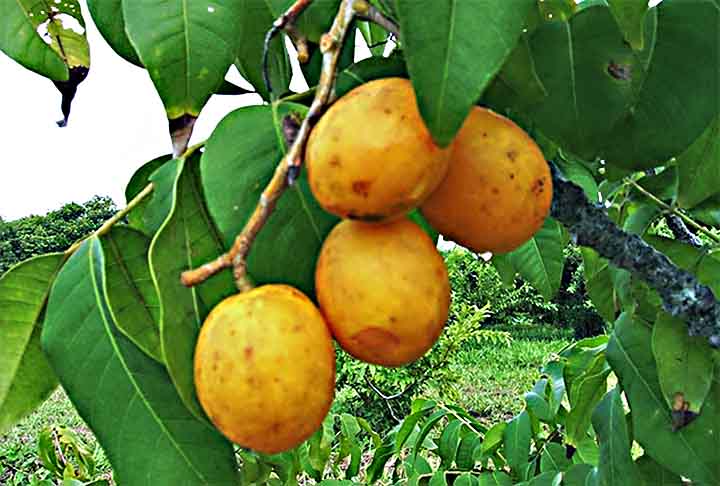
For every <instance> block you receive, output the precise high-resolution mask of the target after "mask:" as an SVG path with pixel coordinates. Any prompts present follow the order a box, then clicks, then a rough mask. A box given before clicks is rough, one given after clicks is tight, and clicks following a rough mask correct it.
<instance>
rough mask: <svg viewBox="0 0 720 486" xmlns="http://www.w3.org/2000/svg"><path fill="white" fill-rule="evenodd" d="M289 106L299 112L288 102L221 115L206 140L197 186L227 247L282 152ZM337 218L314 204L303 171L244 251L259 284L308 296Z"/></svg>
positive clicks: (239, 228) (252, 208)
mask: <svg viewBox="0 0 720 486" xmlns="http://www.w3.org/2000/svg"><path fill="white" fill-rule="evenodd" d="M293 112H294V113H298V114H302V113H304V112H305V108H304V107H303V106H301V105H294V104H288V103H283V104H272V105H270V106H253V107H247V108H240V109H239V110H236V111H234V112H232V113H230V114H229V115H228V116H226V117H225V118H224V119H223V120H222V121H221V122H220V124H219V125H218V126H217V127H216V128H215V131H214V132H213V134H212V136H211V137H210V139H209V140H208V142H207V146H206V149H205V153H204V154H203V157H202V179H203V186H204V189H205V194H206V198H207V204H208V208H209V209H210V213H211V214H212V215H213V218H214V220H215V221H216V223H217V225H218V229H219V230H220V232H221V234H222V235H223V240H224V242H225V245H226V246H227V247H229V246H230V245H231V244H232V242H233V241H234V239H235V237H236V236H237V235H238V233H240V231H241V230H242V228H243V226H244V225H245V223H246V221H247V220H248V218H249V217H250V214H252V212H253V210H254V209H255V207H256V206H257V204H258V201H259V199H260V194H261V193H262V191H263V189H264V188H265V186H266V184H267V183H268V181H269V180H270V178H271V177H272V175H273V173H274V171H275V167H276V165H277V164H278V162H279V161H280V159H281V157H282V156H283V154H284V153H285V142H284V139H283V136H282V126H281V125H282V120H283V118H284V117H285V116H287V115H289V114H291V113H293ZM237 140H242V144H241V145H238V144H237V143H235V142H236V141H237ZM336 221H337V218H335V217H334V216H332V215H330V214H328V213H326V212H325V211H323V210H322V208H320V206H319V204H318V203H317V202H316V201H315V198H314V197H313V195H312V193H311V191H310V188H309V186H308V183H307V180H306V178H305V176H304V175H301V177H300V179H299V180H298V181H297V182H296V183H295V184H294V185H293V186H292V187H290V188H289V189H288V190H287V191H285V194H283V196H282V197H281V198H280V200H279V201H278V203H277V206H276V207H275V210H274V212H273V214H272V216H270V218H269V219H268V221H267V223H266V224H265V226H264V227H263V229H262V230H261V232H260V234H259V235H258V238H257V239H256V240H255V242H254V244H253V246H252V249H251V251H250V255H249V257H248V270H249V273H250V275H251V276H252V277H253V279H254V280H255V281H257V282H258V283H272V282H282V283H287V284H290V285H293V286H295V287H298V288H299V289H300V290H302V291H303V292H305V293H306V294H308V295H313V289H314V288H315V278H314V275H315V262H316V260H317V255H318V253H319V252H320V246H321V244H322V242H323V240H324V239H325V236H326V235H327V233H328V232H329V231H330V229H331V228H332V226H333V225H334V224H335V222H336Z"/></svg>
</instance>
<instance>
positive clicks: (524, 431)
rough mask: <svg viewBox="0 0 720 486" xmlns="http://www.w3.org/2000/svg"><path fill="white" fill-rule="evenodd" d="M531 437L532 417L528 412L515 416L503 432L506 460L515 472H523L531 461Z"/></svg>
mask: <svg viewBox="0 0 720 486" xmlns="http://www.w3.org/2000/svg"><path fill="white" fill-rule="evenodd" d="M531 437H532V430H531V428H530V415H529V414H528V413H527V412H522V413H521V414H520V415H517V416H515V417H514V418H513V419H512V420H510V421H509V422H508V424H507V427H505V430H504V431H503V444H504V445H505V449H504V453H505V460H506V461H507V463H508V466H510V467H511V468H512V469H513V471H515V472H520V471H522V470H523V469H524V467H525V465H526V464H527V463H528V461H529V458H528V456H529V455H530V439H531Z"/></svg>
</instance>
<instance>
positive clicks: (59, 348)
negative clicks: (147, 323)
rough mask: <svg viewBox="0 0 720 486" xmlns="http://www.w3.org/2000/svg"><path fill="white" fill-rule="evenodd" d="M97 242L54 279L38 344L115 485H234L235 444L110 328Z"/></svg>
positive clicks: (85, 245) (153, 364)
mask: <svg viewBox="0 0 720 486" xmlns="http://www.w3.org/2000/svg"><path fill="white" fill-rule="evenodd" d="M103 280H104V274H103V254H102V247H101V245H100V242H99V240H97V239H95V238H93V239H91V240H88V241H86V242H85V243H83V245H82V246H81V247H80V249H78V251H77V252H75V254H74V255H73V256H72V257H71V258H70V259H69V260H68V262H67V264H66V265H65V266H64V267H63V269H62V270H61V271H60V274H59V275H58V277H57V280H56V281H55V284H54V285H53V288H52V291H51V293H50V299H49V302H48V309H47V318H46V321H45V322H46V324H45V327H44V328H43V333H42V345H43V349H44V350H45V352H46V353H47V356H48V358H49V360H50V362H51V363H52V366H53V368H54V369H55V371H56V372H57V374H58V376H59V377H60V381H61V383H62V385H63V388H65V390H66V391H67V393H68V396H69V397H70V400H71V401H72V403H73V405H74V406H75V408H76V409H77V411H78V413H79V414H80V416H81V417H82V418H83V420H85V422H87V424H88V425H89V426H90V428H91V429H92V431H93V433H94V434H95V436H96V437H97V438H98V441H99V442H100V445H102V447H103V450H104V451H105V453H106V454H107V457H108V459H109V460H110V463H111V464H112V466H113V473H114V478H115V481H116V482H117V483H118V484H131V485H135V484H137V485H151V484H152V485H155V484H188V485H189V484H204V485H213V486H214V485H227V486H230V485H234V484H237V467H236V464H235V459H234V453H233V449H232V447H231V445H230V443H229V442H227V441H226V440H224V439H223V438H222V437H221V436H220V435H219V434H218V433H217V432H216V431H214V430H213V429H211V428H210V427H208V426H207V425H206V424H205V423H203V422H201V421H198V420H196V419H195V418H194V417H193V416H192V415H191V414H190V413H189V412H188V411H187V410H186V409H185V407H184V406H183V404H182V402H181V401H180V399H179V397H178V396H177V394H176V393H175V390H174V389H173V386H172V384H171V382H170V379H169V377H168V375H167V373H166V372H165V370H164V369H163V367H162V366H161V365H160V364H158V363H157V362H155V361H153V360H152V359H150V358H148V357H147V356H146V355H145V354H144V353H142V352H141V351H140V350H139V349H138V348H137V347H135V345H133V344H132V343H131V342H130V341H129V340H127V339H126V338H125V337H124V336H123V335H122V334H121V333H120V332H119V331H118V330H117V328H116V327H115V324H114V322H113V321H112V317H111V315H110V313H109V312H108V309H107V306H106V300H105V294H104V292H103V286H104V284H103Z"/></svg>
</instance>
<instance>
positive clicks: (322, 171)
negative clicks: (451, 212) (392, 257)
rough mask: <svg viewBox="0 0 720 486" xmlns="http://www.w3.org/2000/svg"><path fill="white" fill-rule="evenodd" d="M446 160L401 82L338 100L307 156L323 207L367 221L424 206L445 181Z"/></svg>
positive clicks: (373, 85)
mask: <svg viewBox="0 0 720 486" xmlns="http://www.w3.org/2000/svg"><path fill="white" fill-rule="evenodd" d="M449 156H450V151H449V149H441V148H440V147H438V146H437V145H435V143H434V142H433V140H432V137H431V135H430V132H429V131H428V130H427V128H426V127H425V124H424V123H423V120H422V118H421V117H420V113H419V112H418V109H417V104H416V101H415V92H414V91H413V88H412V85H411V84H410V81H408V80H407V79H402V78H385V79H379V80H375V81H371V82H369V83H365V84H363V85H361V86H359V87H357V88H355V89H354V90H352V91H350V92H349V93H348V94H346V95H345V96H343V97H342V98H340V100H338V101H337V102H336V103H335V104H333V105H332V106H331V107H330V109H329V110H328V111H327V112H326V113H325V114H324V115H323V116H322V118H321V119H320V121H319V122H318V124H317V125H316V126H315V128H314V129H313V131H312V132H311V134H310V139H309V140H308V145H307V150H306V154H305V158H306V164H307V170H308V178H309V181H310V187H311V189H312V191H313V194H314V195H315V198H316V199H317V200H318V202H319V203H320V205H321V206H322V207H323V208H325V210H326V211H329V212H331V213H333V214H336V215H338V216H340V217H343V218H352V219H363V220H369V221H381V220H387V219H392V218H397V217H400V216H402V215H404V214H406V213H407V212H408V211H410V210H412V209H414V208H416V207H417V206H419V205H420V203H422V201H424V200H425V198H427V197H428V196H429V195H430V193H431V192H432V191H433V190H434V189H435V188H436V187H437V186H438V184H440V181H442V179H443V177H444V176H445V173H446V172H447V167H448V161H449Z"/></svg>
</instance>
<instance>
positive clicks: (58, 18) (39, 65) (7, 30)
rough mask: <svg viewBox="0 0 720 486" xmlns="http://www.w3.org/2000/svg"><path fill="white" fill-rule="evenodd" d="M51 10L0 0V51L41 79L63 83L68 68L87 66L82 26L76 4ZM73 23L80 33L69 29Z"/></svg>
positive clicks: (33, 1)
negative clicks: (79, 28)
mask: <svg viewBox="0 0 720 486" xmlns="http://www.w3.org/2000/svg"><path fill="white" fill-rule="evenodd" d="M50 7H51V5H50V4H49V3H48V2H45V1H37V0H0V12H2V15H0V51H2V52H4V53H5V54H7V55H8V56H10V57H11V58H13V59H14V60H15V61H17V62H19V63H20V64H22V65H23V66H25V67H26V68H28V69H30V70H32V71H35V72H36V73H38V74H41V75H42V76H45V77H47V78H50V79H52V80H55V81H66V80H68V78H69V69H70V68H72V67H76V66H84V67H88V66H89V64H90V54H89V49H88V44H87V39H86V38H85V23H84V22H83V18H82V12H81V11H80V3H79V2H78V1H77V0H66V1H63V2H62V3H53V4H52V7H53V8H52V9H51V8H50ZM51 16H52V18H51ZM72 20H74V21H76V22H78V23H79V25H80V27H81V28H82V33H78V32H75V30H73V29H72V28H71V26H70V23H71V22H72ZM66 24H67V25H66ZM43 36H45V37H46V39H47V40H45V39H43ZM60 46H62V48H61V47H60Z"/></svg>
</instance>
